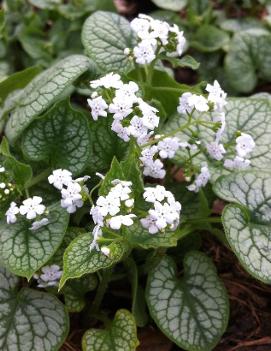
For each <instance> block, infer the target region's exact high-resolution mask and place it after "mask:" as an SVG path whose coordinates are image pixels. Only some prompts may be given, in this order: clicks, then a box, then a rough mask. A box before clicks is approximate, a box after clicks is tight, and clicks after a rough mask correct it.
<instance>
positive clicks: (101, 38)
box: [82, 11, 134, 74]
mask: <svg viewBox="0 0 271 351" xmlns="http://www.w3.org/2000/svg"><path fill="white" fill-rule="evenodd" d="M82 43H83V46H84V47H85V50H86V54H87V55H88V56H89V57H90V58H91V59H92V60H93V61H94V62H95V63H96V64H97V66H98V67H99V69H100V70H101V72H102V73H103V74H104V73H107V72H111V71H116V72H118V73H119V72H128V71H130V70H131V69H132V67H133V66H132V63H131V61H130V60H129V58H128V57H127V55H125V54H124V49H125V48H131V47H133V46H134V44H133V34H132V30H131V28H130V24H129V22H128V21H127V20H126V19H125V18H124V17H121V16H120V15H118V14H115V13H112V12H105V11H97V12H95V13H94V14H93V15H91V16H90V17H88V18H87V20H86V21H85V23H84V25H83V29H82Z"/></svg>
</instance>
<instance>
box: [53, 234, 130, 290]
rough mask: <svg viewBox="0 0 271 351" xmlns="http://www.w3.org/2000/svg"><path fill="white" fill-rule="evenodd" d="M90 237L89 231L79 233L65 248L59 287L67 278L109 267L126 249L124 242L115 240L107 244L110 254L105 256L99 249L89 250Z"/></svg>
mask: <svg viewBox="0 0 271 351" xmlns="http://www.w3.org/2000/svg"><path fill="white" fill-rule="evenodd" d="M92 239H93V238H92V236H91V234H90V233H87V234H82V235H79V236H78V237H77V238H76V239H74V240H73V241H72V242H71V244H70V245H69V246H68V248H67V249H66V251H65V254H64V257H63V263H64V264H63V269H64V271H63V275H62V277H61V280H60V284H59V289H61V288H62V287H63V286H64V284H65V282H66V281H67V280H68V279H73V278H80V277H81V276H82V275H84V274H88V273H94V272H96V271H98V270H100V269H105V268H108V267H111V266H112V265H113V264H115V263H117V262H118V261H120V260H121V258H122V257H123V255H124V254H125V252H126V251H127V245H126V244H125V243H124V242H120V241H116V242H113V243H112V244H110V245H109V248H110V255H109V256H108V257H107V256H105V255H104V254H103V253H101V252H100V251H99V252H98V251H96V250H92V251H90V250H89V246H90V243H91V241H92Z"/></svg>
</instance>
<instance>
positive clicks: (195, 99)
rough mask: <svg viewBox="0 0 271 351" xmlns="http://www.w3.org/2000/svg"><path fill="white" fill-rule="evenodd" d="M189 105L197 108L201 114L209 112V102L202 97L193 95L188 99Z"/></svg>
mask: <svg viewBox="0 0 271 351" xmlns="http://www.w3.org/2000/svg"><path fill="white" fill-rule="evenodd" d="M187 102H188V105H189V106H190V107H192V108H195V109H196V110H197V111H199V112H206V111H208V110H209V106H208V100H207V99H206V98H205V97H204V96H202V95H196V94H192V95H191V96H189V97H188V99H187Z"/></svg>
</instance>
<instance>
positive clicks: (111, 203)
mask: <svg viewBox="0 0 271 351" xmlns="http://www.w3.org/2000/svg"><path fill="white" fill-rule="evenodd" d="M96 205H97V206H98V207H99V212H100V213H101V215H102V216H103V217H105V216H107V215H110V216H115V215H116V214H117V213H119V211H120V199H119V198H118V197H117V196H115V194H112V193H109V194H108V195H107V196H99V197H98V199H97V201H96Z"/></svg>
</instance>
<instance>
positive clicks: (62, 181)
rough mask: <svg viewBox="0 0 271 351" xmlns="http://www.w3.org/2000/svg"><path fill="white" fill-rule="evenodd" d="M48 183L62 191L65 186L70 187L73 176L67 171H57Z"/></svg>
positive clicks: (49, 178)
mask: <svg viewBox="0 0 271 351" xmlns="http://www.w3.org/2000/svg"><path fill="white" fill-rule="evenodd" d="M48 181H49V183H50V184H52V185H53V186H54V187H55V188H57V189H58V190H62V188H63V186H64V185H65V186H68V185H69V183H71V182H72V174H71V172H70V171H68V170H66V169H55V170H54V171H53V173H52V174H51V175H50V176H49V177H48Z"/></svg>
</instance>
